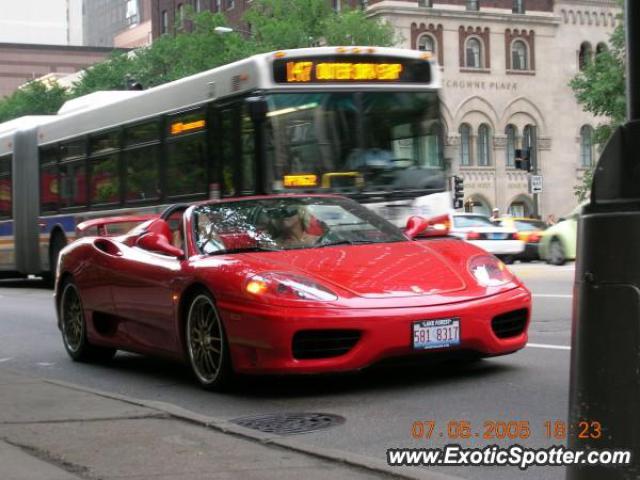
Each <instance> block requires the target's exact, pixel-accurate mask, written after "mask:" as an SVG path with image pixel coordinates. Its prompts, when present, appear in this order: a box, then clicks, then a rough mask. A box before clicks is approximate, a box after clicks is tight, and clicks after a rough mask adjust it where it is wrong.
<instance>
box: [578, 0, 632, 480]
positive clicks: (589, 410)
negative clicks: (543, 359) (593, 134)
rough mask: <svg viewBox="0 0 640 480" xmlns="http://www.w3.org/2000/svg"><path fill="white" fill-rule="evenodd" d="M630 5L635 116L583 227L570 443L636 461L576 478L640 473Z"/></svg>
mask: <svg viewBox="0 0 640 480" xmlns="http://www.w3.org/2000/svg"><path fill="white" fill-rule="evenodd" d="M625 6H626V12H625V18H626V34H627V50H626V51H627V115H628V121H627V123H626V124H625V125H623V126H622V127H619V128H618V129H617V130H616V131H615V132H614V134H613V135H612V137H611V139H610V140H609V142H608V143H607V145H606V147H605V148H604V151H603V152H602V156H601V157H600V160H599V161H598V165H597V167H596V170H595V173H594V180H593V184H592V187H591V201H590V203H589V204H588V205H587V206H585V207H584V209H583V212H582V215H581V216H580V220H579V224H578V250H577V259H576V273H575V284H574V295H575V298H574V302H573V325H572V330H571V378H570V393H569V419H568V422H567V427H568V432H569V434H568V441H567V444H568V446H569V447H570V448H572V449H575V450H579V451H582V452H585V453H584V454H585V455H586V454H587V453H586V452H587V451H588V450H600V451H601V450H614V449H616V450H617V449H619V450H626V451H629V452H630V453H631V464H629V465H618V466H616V467H614V466H611V465H602V464H601V465H586V464H583V465H572V466H570V467H568V468H567V479H568V480H632V479H633V480H636V479H638V478H640V435H639V434H638V432H640V249H638V247H637V246H638V244H639V243H640V91H639V90H640V58H638V55H639V54H640V0H626V2H625ZM581 427H582V428H581Z"/></svg>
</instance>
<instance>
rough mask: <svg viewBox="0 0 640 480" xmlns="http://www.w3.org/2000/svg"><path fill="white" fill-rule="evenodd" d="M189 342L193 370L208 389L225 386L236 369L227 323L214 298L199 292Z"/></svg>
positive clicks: (192, 305) (190, 318)
mask: <svg viewBox="0 0 640 480" xmlns="http://www.w3.org/2000/svg"><path fill="white" fill-rule="evenodd" d="M185 328H186V332H185V333H186V335H185V338H186V343H187V353H188V356H189V364H190V365H191V370H192V371H193V374H194V375H195V377H196V378H197V380H198V382H200V385H201V386H202V387H203V388H205V389H207V390H223V389H224V388H226V387H228V386H229V385H230V384H231V380H232V376H233V369H232V366H231V356H230V355H229V347H228V343H227V338H226V334H225V331H224V326H223V325H222V321H221V320H220V315H218V310H217V309H216V307H215V304H214V301H213V298H212V297H211V295H209V294H208V293H204V292H203V293H199V294H197V295H196V296H195V297H194V298H193V300H192V301H191V303H190V305H189V310H188V314H187V322H186V325H185Z"/></svg>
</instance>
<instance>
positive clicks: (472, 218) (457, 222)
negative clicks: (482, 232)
mask: <svg viewBox="0 0 640 480" xmlns="http://www.w3.org/2000/svg"><path fill="white" fill-rule="evenodd" d="M453 225H454V226H455V227H458V228H467V227H495V226H496V225H495V224H494V223H493V222H492V221H491V220H490V219H489V218H488V217H483V216H481V215H458V216H455V217H453Z"/></svg>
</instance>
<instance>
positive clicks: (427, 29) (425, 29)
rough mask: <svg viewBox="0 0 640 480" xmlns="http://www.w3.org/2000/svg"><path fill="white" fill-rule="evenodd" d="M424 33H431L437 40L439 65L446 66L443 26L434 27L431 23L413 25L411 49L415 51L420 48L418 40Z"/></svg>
mask: <svg viewBox="0 0 640 480" xmlns="http://www.w3.org/2000/svg"><path fill="white" fill-rule="evenodd" d="M423 33H429V34H431V36H432V37H433V38H435V40H436V55H437V56H438V64H439V65H441V66H442V65H444V43H443V40H442V25H437V26H436V25H434V24H433V23H430V24H428V25H425V24H424V23H421V24H420V25H418V24H416V23H412V24H411V48H413V49H414V50H415V49H417V48H418V38H419V37H420V35H422V34H423Z"/></svg>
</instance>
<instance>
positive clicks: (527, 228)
mask: <svg viewBox="0 0 640 480" xmlns="http://www.w3.org/2000/svg"><path fill="white" fill-rule="evenodd" d="M496 223H498V224H499V225H501V226H503V227H506V228H511V229H513V230H515V231H517V232H518V239H519V240H522V241H523V242H524V245H525V247H524V251H523V252H522V253H520V254H518V255H515V256H514V258H513V259H514V260H522V261H531V260H539V259H540V255H539V253H538V246H539V244H540V238H541V237H542V232H543V231H544V230H545V229H546V228H547V225H546V224H545V223H544V222H543V221H542V220H538V219H536V218H526V217H502V218H499V219H498V220H496Z"/></svg>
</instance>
